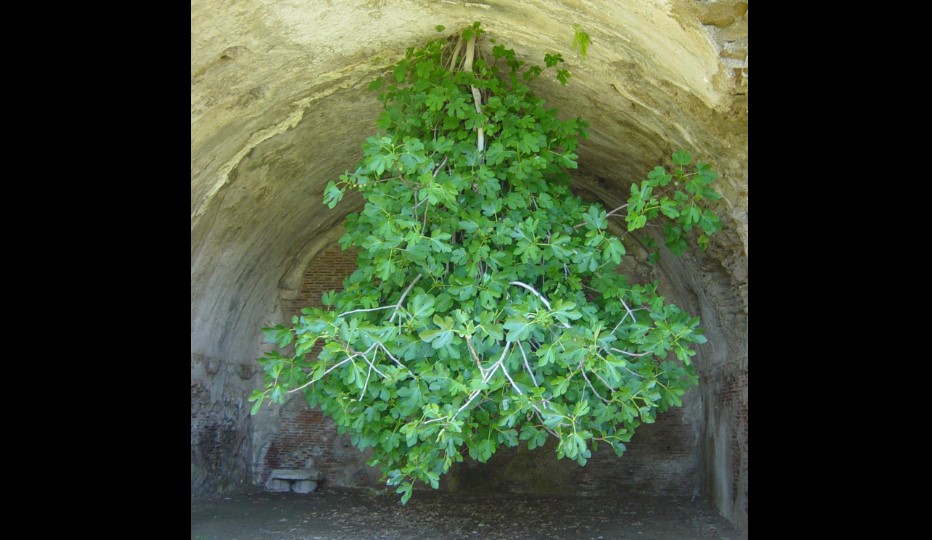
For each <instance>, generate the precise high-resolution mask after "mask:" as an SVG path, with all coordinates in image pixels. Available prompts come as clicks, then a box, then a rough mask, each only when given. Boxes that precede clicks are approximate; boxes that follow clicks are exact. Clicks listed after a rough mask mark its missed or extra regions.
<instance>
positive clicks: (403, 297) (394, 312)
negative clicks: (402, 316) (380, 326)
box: [388, 274, 421, 322]
mask: <svg viewBox="0 0 932 540" xmlns="http://www.w3.org/2000/svg"><path fill="white" fill-rule="evenodd" d="M419 279H421V274H418V275H417V277H416V278H414V281H412V282H411V284H410V285H408V288H407V289H405V292H403V293H401V298H399V299H398V303H397V304H395V306H394V307H395V311H393V312H392V316H391V317H389V318H388V322H392V320H394V318H395V315H397V314H398V309H399V308H401V303H402V302H404V300H405V297H406V296H408V293H409V292H411V288H412V287H414V284H415V283H417V280H419ZM389 307H391V306H389Z"/></svg>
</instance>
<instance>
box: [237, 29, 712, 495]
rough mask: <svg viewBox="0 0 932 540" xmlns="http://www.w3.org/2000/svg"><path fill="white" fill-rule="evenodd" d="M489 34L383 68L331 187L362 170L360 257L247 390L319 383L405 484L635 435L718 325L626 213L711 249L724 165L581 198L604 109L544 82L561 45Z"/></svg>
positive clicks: (440, 44)
mask: <svg viewBox="0 0 932 540" xmlns="http://www.w3.org/2000/svg"><path fill="white" fill-rule="evenodd" d="M438 29H440V28H439V27H438ZM482 39H483V31H482V29H481V28H480V26H479V24H478V23H476V24H474V25H472V26H470V27H468V28H466V29H465V30H464V31H463V32H461V33H459V34H458V35H456V36H453V37H451V38H449V39H438V40H435V41H432V42H430V43H428V44H427V45H425V46H423V47H420V48H410V49H409V50H408V51H407V54H406V55H405V57H404V59H403V60H401V61H400V62H399V63H398V64H397V65H396V66H395V67H394V69H393V70H392V71H391V73H388V74H387V75H386V76H385V77H384V78H381V79H378V80H376V81H375V83H374V84H373V85H371V86H372V88H373V89H375V90H379V91H380V92H381V93H380V94H379V97H380V100H381V102H382V103H383V104H384V110H383V112H382V114H381V117H380V118H379V120H378V128H377V132H376V134H375V135H373V136H371V137H369V138H368V139H367V140H366V141H365V143H364V144H363V146H362V149H363V153H364V158H363V160H362V162H361V163H360V164H359V166H358V167H357V168H356V169H355V170H354V171H352V172H349V171H347V172H346V174H343V175H342V176H340V178H339V179H338V180H337V181H331V182H330V183H329V184H328V185H327V187H326V189H325V191H324V202H325V203H326V204H327V205H328V206H329V207H330V208H333V207H334V206H335V205H336V204H338V203H339V202H340V200H341V198H342V197H343V195H344V193H345V192H346V191H347V190H357V191H359V193H360V194H361V195H362V197H363V198H364V199H365V201H366V202H365V207H364V208H363V209H362V211H360V212H359V213H351V214H349V215H348V216H347V217H346V221H345V227H346V234H345V235H344V236H343V237H342V238H341V239H340V243H341V245H342V246H343V248H344V249H346V248H350V247H353V248H355V249H357V250H358V251H359V257H358V263H357V265H358V268H357V269H356V271H355V272H353V274H352V275H351V276H349V277H348V278H347V279H346V280H345V282H344V288H343V290H342V291H339V292H334V291H331V292H328V293H326V294H324V295H323V299H322V300H323V304H324V306H325V308H324V309H318V308H304V309H303V310H302V312H301V313H302V314H301V315H300V316H296V317H294V318H293V319H292V325H291V326H284V325H277V326H274V327H271V328H266V329H264V331H265V334H266V337H267V339H268V341H270V342H272V343H275V344H276V350H271V351H269V352H267V353H265V355H264V357H263V358H261V359H260V360H259V361H260V363H261V364H262V365H263V367H264V372H265V385H264V386H263V387H262V388H260V389H258V390H256V391H255V392H254V393H253V395H252V396H251V397H250V401H254V402H255V404H254V406H253V408H252V411H253V414H255V412H256V411H257V410H258V408H259V406H260V405H261V404H262V403H263V402H264V401H266V400H269V401H271V402H275V403H284V400H285V397H286V395H287V394H289V393H294V392H303V394H304V396H305V397H306V399H307V401H308V404H309V405H310V406H312V407H313V406H319V407H320V409H321V410H322V411H323V412H324V414H326V415H328V416H330V417H331V418H332V419H333V420H334V422H335V423H336V425H337V426H338V429H339V431H340V432H341V433H345V432H349V433H350V434H351V436H352V441H353V443H354V444H355V445H356V446H358V447H359V448H360V449H367V448H371V449H372V453H371V462H370V463H371V464H373V465H379V466H380V467H381V468H382V471H383V472H384V474H385V477H386V479H387V482H388V484H389V485H393V486H397V492H398V493H401V494H402V498H401V500H402V502H403V503H404V502H407V500H408V499H409V498H410V497H411V490H412V487H413V483H414V482H415V481H418V480H420V481H422V482H424V483H427V484H430V485H431V486H433V487H434V488H436V487H437V486H438V482H439V479H440V476H441V475H442V474H444V473H446V472H447V471H448V470H449V468H450V466H451V465H452V464H453V463H454V462H459V461H462V460H463V457H464V454H468V455H469V456H470V457H472V458H473V459H476V460H478V461H480V462H485V461H486V460H488V459H489V458H490V457H491V456H492V454H494V453H495V451H496V449H498V448H499V447H501V446H516V445H519V444H527V446H528V448H531V449H533V448H537V447H540V446H542V445H543V444H544V443H545V442H546V440H547V438H548V437H554V438H555V439H556V440H557V446H556V453H557V457H559V458H564V457H567V458H570V459H573V460H575V461H577V462H578V463H579V464H580V465H585V464H586V461H587V459H589V458H590V457H591V455H592V450H593V449H594V448H596V446H597V445H598V444H607V445H610V446H611V447H612V448H613V449H614V451H615V453H616V454H617V455H619V456H621V455H622V453H623V452H624V451H625V443H626V442H628V441H629V440H630V439H631V436H632V435H633V434H634V430H635V428H637V427H638V425H640V424H641V423H642V422H647V423H650V422H653V421H654V419H655V417H656V415H657V414H658V413H659V412H663V411H664V410H666V409H667V408H669V407H671V406H680V405H682V403H681V399H680V398H681V396H683V394H684V393H685V392H686V391H687V389H688V388H689V387H690V386H691V385H694V384H696V381H697V378H696V374H695V366H694V365H693V364H692V362H691V357H692V356H693V355H694V354H695V351H694V349H693V346H694V345H695V344H701V343H703V342H705V338H704V337H703V335H702V332H701V329H700V328H699V319H698V317H692V316H690V315H689V314H687V313H686V312H684V311H683V310H681V309H680V308H678V307H677V306H675V305H673V304H672V303H669V302H667V301H666V300H665V298H664V297H663V296H661V295H659V294H658V292H657V283H656V282H655V283H648V284H635V283H629V282H628V280H627V279H626V278H625V276H623V275H620V274H619V273H618V272H617V270H616V268H617V267H618V265H619V264H620V263H621V260H622V258H623V257H625V256H626V248H625V245H624V242H623V239H624V238H619V237H616V236H615V235H613V234H611V233H609V232H608V221H609V219H622V218H623V219H624V222H625V223H626V232H625V234H633V233H635V232H636V231H638V230H639V229H642V228H644V227H645V226H648V225H655V226H658V227H662V228H663V230H664V233H665V238H666V246H667V248H668V249H670V250H671V251H673V252H674V253H677V254H679V253H680V252H682V251H683V250H685V249H686V248H687V245H688V242H689V241H691V240H693V239H695V240H697V241H698V243H699V245H700V247H702V248H704V247H705V246H706V244H707V243H708V238H709V236H710V235H712V234H713V233H715V232H716V231H717V230H719V229H720V227H721V224H720V221H719V219H718V217H717V216H716V214H715V213H714V212H713V211H712V210H710V209H708V208H706V207H704V206H703V205H704V201H706V200H714V199H717V198H719V195H718V194H717V193H716V192H715V191H714V190H713V189H712V188H711V187H710V184H711V183H712V181H713V180H714V179H715V177H716V174H715V173H714V172H713V171H712V169H711V168H710V166H709V165H708V164H706V163H702V162H699V163H696V164H695V165H692V157H691V156H690V155H689V154H687V153H686V152H683V151H679V152H677V153H675V154H673V156H672V161H673V166H672V168H671V169H670V170H667V169H666V168H664V167H662V166H657V167H655V168H654V169H653V170H652V171H650V172H649V174H648V175H647V178H646V179H644V180H643V181H642V182H639V183H634V184H632V186H631V191H630V197H629V198H628V199H627V203H626V204H625V205H624V206H622V207H620V208H616V209H614V210H612V211H609V212H606V211H605V210H604V209H603V208H602V206H601V205H599V204H598V203H593V204H587V203H584V202H583V201H582V200H581V199H580V198H579V197H577V196H574V195H573V194H572V193H571V191H570V189H569V184H570V176H569V174H568V170H569V169H575V168H577V158H578V156H577V154H576V150H577V139H578V138H579V137H585V136H586V131H585V128H586V127H587V125H588V124H587V123H586V122H585V121H584V120H582V119H581V118H574V119H568V120H563V119H560V118H559V117H558V116H557V111H556V110H555V109H553V108H548V107H546V106H545V103H544V100H542V99H540V98H539V97H536V96H535V95H534V93H533V92H532V91H531V89H530V87H529V83H530V82H531V81H533V80H534V79H535V78H537V77H539V76H540V75H541V74H542V73H543V72H544V70H545V69H548V68H558V66H559V64H560V63H561V62H563V59H562V58H561V57H560V55H559V54H548V55H546V56H545V64H546V68H544V67H540V66H536V65H529V64H526V63H525V62H523V61H521V60H519V59H518V58H517V57H516V55H515V52H514V51H513V50H510V49H507V48H505V47H504V46H503V45H500V44H498V45H495V46H493V47H491V55H490V56H489V55H488V54H487V53H485V54H484V53H483V51H482V47H480V43H481V42H482ZM568 77H569V73H568V72H567V71H566V70H563V69H559V70H558V71H557V78H558V79H559V80H560V82H562V83H563V84H566V81H567V79H568ZM645 239H646V238H645ZM318 344H320V345H321V346H322V348H320V349H319V350H320V352H319V354H317V355H316V356H314V355H312V354H311V353H312V351H316V350H318V349H315V345H318Z"/></svg>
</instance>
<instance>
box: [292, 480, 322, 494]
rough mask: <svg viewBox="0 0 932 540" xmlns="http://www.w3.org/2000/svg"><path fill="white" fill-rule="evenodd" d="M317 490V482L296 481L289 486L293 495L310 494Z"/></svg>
mask: <svg viewBox="0 0 932 540" xmlns="http://www.w3.org/2000/svg"><path fill="white" fill-rule="evenodd" d="M316 490H317V482H315V481H313V480H298V481H297V482H295V483H293V484H292V485H291V491H294V492H295V493H311V492H313V491H316Z"/></svg>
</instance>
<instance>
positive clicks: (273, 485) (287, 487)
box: [265, 478, 291, 493]
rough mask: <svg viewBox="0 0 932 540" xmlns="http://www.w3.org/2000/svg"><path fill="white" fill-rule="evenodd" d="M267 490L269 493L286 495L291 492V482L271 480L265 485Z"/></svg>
mask: <svg viewBox="0 0 932 540" xmlns="http://www.w3.org/2000/svg"><path fill="white" fill-rule="evenodd" d="M265 489H267V490H269V491H276V492H280V493H285V492H287V491H291V482H289V481H288V480H278V479H275V478H270V479H269V481H268V482H266V483H265Z"/></svg>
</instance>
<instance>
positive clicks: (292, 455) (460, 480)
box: [260, 245, 701, 495]
mask: <svg viewBox="0 0 932 540" xmlns="http://www.w3.org/2000/svg"><path fill="white" fill-rule="evenodd" d="M355 260H356V253H355V252H343V251H341V250H340V247H339V246H338V245H334V246H331V247H330V248H328V249H325V250H324V251H323V252H322V253H320V254H319V255H318V256H317V257H316V258H315V259H314V260H313V261H311V263H310V265H309V266H308V268H307V271H306V273H305V279H304V284H303V287H302V291H301V296H300V297H299V298H297V299H295V300H293V301H288V302H286V303H284V305H283V308H284V309H283V312H284V314H285V315H286V317H288V320H289V321H290V318H291V316H292V315H294V314H297V313H300V309H301V308H302V307H306V306H321V302H320V297H321V294H323V293H324V292H327V291H330V290H332V289H337V290H339V289H340V288H341V286H342V281H343V279H344V277H346V276H348V275H349V274H350V273H352V271H353V270H354V269H355ZM628 270H631V269H628ZM684 405H685V407H683V408H674V409H671V410H670V411H668V412H667V413H665V414H662V415H660V416H659V418H658V419H657V422H656V423H655V424H649V425H648V424H645V425H642V426H641V427H639V428H638V430H637V432H636V434H635V435H634V438H633V439H632V440H631V442H630V443H629V444H628V445H627V447H628V451H627V452H626V453H625V455H624V456H623V457H622V458H621V459H619V458H617V457H616V456H615V454H614V452H612V450H611V448H608V447H605V446H603V447H600V448H599V450H598V451H597V452H594V453H593V457H592V459H590V460H589V462H588V464H587V465H586V466H585V467H579V465H577V464H576V463H575V462H574V461H570V460H567V459H564V460H557V459H556V456H555V453H554V451H555V442H554V441H550V442H549V443H548V446H546V447H544V448H543V449H536V450H533V451H531V450H528V449H527V447H526V446H522V447H518V448H501V449H499V451H498V452H497V453H496V454H495V455H494V456H493V457H492V459H491V460H490V461H489V462H488V463H486V464H480V463H475V462H471V460H469V458H468V457H467V458H466V461H465V462H464V463H461V464H457V465H455V466H454V467H453V468H452V469H451V472H450V473H449V474H447V475H445V476H444V477H443V478H442V481H441V489H447V490H462V491H495V492H516V493H518V492H520V493H572V494H579V495H583V494H595V493H605V492H612V493H617V492H618V490H624V491H629V492H636V493H643V494H656V495H660V494H663V495H695V494H696V493H697V492H698V468H699V454H698V440H699V427H698V426H699V418H701V414H699V413H698V409H699V408H700V405H699V395H698V392H696V391H691V392H689V393H688V394H687V395H686V396H685V398H684ZM308 458H310V459H312V460H313V463H314V466H315V468H317V469H318V470H320V471H321V472H322V473H323V475H324V477H325V478H326V479H327V482H329V483H331V484H333V485H343V486H360V487H362V486H381V485H383V484H382V482H381V481H379V472H378V470H377V469H376V468H371V467H367V466H366V465H365V460H366V459H367V456H366V455H362V453H361V452H359V451H358V450H357V449H356V448H355V447H353V446H351V445H350V443H349V437H348V436H339V435H338V434H337V431H336V427H335V425H334V424H333V422H332V421H331V420H330V419H329V418H326V417H324V416H323V415H322V414H321V413H320V411H318V410H310V409H309V408H308V407H307V405H306V403H305V402H304V401H303V398H301V397H298V398H296V399H292V400H291V401H290V402H289V403H288V404H287V405H286V406H284V407H283V408H282V410H281V412H280V417H279V424H278V431H277V433H276V434H275V435H274V436H273V438H272V440H271V444H270V445H269V448H268V451H267V452H266V453H265V456H264V459H263V462H262V471H261V474H260V482H262V483H264V482H265V480H266V479H267V477H268V474H269V473H270V472H271V470H272V469H274V468H292V467H304V466H305V464H306V463H307V460H308Z"/></svg>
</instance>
